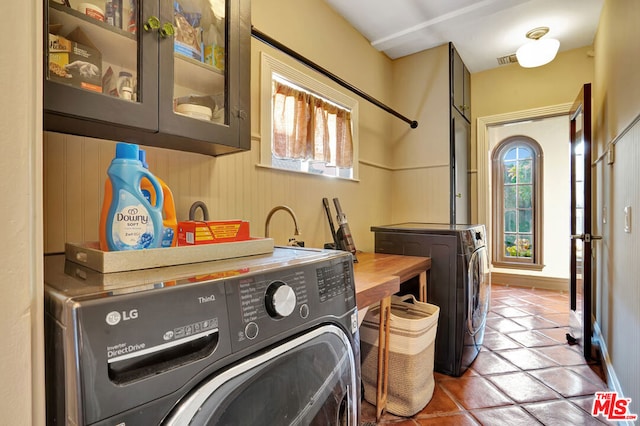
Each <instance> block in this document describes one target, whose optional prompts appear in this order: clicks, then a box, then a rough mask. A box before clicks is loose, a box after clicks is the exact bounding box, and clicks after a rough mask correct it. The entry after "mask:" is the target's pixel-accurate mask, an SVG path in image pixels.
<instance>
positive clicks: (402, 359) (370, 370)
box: [360, 295, 440, 417]
mask: <svg viewBox="0 0 640 426" xmlns="http://www.w3.org/2000/svg"><path fill="white" fill-rule="evenodd" d="M439 313H440V308H439V307H437V306H435V305H432V304H429V303H423V302H419V301H417V300H416V299H415V297H413V296H412V295H406V296H392V299H391V316H390V336H389V377H388V382H387V383H388V389H387V407H386V409H387V411H388V412H390V413H393V414H396V415H399V416H405V417H408V416H412V415H414V414H416V413H418V412H419V411H420V410H422V409H423V408H424V407H425V406H426V405H427V404H428V403H429V401H431V397H432V396H433V390H434V387H435V383H434V379H433V361H434V345H435V339H436V331H437V325H438V315H439ZM379 321H380V305H374V306H371V307H370V308H369V311H368V312H367V315H366V316H365V318H364V321H363V323H362V326H361V327H360V342H361V355H362V382H363V385H364V398H365V399H366V400H367V401H368V402H370V403H371V404H374V405H375V403H376V381H377V371H378V370H377V369H378V345H379V343H378V330H379Z"/></svg>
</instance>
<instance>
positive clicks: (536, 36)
mask: <svg viewBox="0 0 640 426" xmlns="http://www.w3.org/2000/svg"><path fill="white" fill-rule="evenodd" d="M548 32H549V28H548V27H538V28H534V29H532V30H531V31H529V32H528V33H527V38H530V39H531V40H532V41H529V42H527V43H525V44H523V45H522V46H520V48H519V49H518V50H517V51H516V57H517V58H518V63H519V64H520V66H522V67H525V68H534V67H539V66H541V65H544V64H548V63H549V62H551V61H553V58H555V57H556V54H557V53H558V49H559V48H560V42H559V41H558V40H556V39H555V38H545V39H542V40H541V39H540V38H541V37H542V36H544V35H545V34H547V33H548Z"/></svg>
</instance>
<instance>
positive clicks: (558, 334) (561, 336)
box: [538, 327, 569, 345]
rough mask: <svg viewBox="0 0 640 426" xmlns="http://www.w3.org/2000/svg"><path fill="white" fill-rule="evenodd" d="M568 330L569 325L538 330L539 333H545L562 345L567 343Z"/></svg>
mask: <svg viewBox="0 0 640 426" xmlns="http://www.w3.org/2000/svg"><path fill="white" fill-rule="evenodd" d="M568 332H569V327H556V328H545V329H542V330H538V333H541V334H544V335H545V336H547V337H548V338H550V339H553V340H555V341H556V342H558V343H560V344H562V345H564V344H566V343H567V333H568Z"/></svg>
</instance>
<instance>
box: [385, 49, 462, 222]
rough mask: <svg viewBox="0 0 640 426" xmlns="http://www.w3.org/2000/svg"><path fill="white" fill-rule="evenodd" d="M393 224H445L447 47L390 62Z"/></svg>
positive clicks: (447, 155) (447, 189)
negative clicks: (396, 114)
mask: <svg viewBox="0 0 640 426" xmlns="http://www.w3.org/2000/svg"><path fill="white" fill-rule="evenodd" d="M392 87H393V89H394V90H393V101H394V104H395V105H397V108H398V109H399V110H400V111H402V113H403V114H405V115H407V116H409V118H411V119H414V120H416V121H418V127H417V128H415V129H411V128H410V127H409V126H408V125H407V124H406V123H404V122H401V121H394V122H393V123H392V127H391V129H392V132H393V133H392V135H391V149H392V151H391V158H392V165H393V168H394V172H393V178H392V179H393V185H392V188H393V189H392V191H393V193H392V195H391V197H392V198H391V200H392V222H393V223H399V222H405V221H416V222H439V223H448V222H449V192H450V188H449V45H448V44H444V45H442V46H439V47H435V48H433V49H429V50H426V51H423V52H419V53H416V54H413V55H410V56H407V57H404V58H400V59H397V60H396V61H394V63H393V83H392Z"/></svg>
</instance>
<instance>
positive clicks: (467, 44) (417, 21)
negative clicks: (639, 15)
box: [325, 0, 604, 72]
mask: <svg viewBox="0 0 640 426" xmlns="http://www.w3.org/2000/svg"><path fill="white" fill-rule="evenodd" d="M325 1H326V2H327V3H328V4H329V5H330V6H331V7H332V8H333V9H334V10H335V11H336V12H337V13H338V14H340V15H341V16H343V17H344V19H346V20H347V21H348V22H349V23H350V24H351V25H352V26H353V27H354V28H355V29H356V30H358V31H359V32H360V33H361V34H362V35H363V36H364V37H365V38H366V39H367V40H369V42H371V45H372V46H373V47H374V48H376V49H377V50H379V51H382V52H384V53H385V54H386V55H387V56H388V57H390V58H391V59H396V58H400V57H402V56H406V55H410V54H412V53H416V52H420V51H422V50H426V49H430V48H432V47H435V46H439V45H441V44H443V43H447V42H450V41H451V42H453V44H454V46H455V47H456V49H457V50H458V52H459V53H460V56H461V57H462V60H463V61H464V62H465V64H466V65H467V68H469V70H470V71H471V72H479V71H484V70H487V69H491V68H496V67H498V66H500V65H499V63H498V60H497V58H499V57H503V56H508V55H511V54H515V52H516V50H517V49H518V47H520V46H521V45H522V44H524V43H525V42H527V41H529V40H528V39H527V38H526V37H525V34H526V33H527V31H529V30H531V29H533V28H536V27H541V26H544V27H549V33H548V34H547V35H546V36H545V37H548V38H555V39H558V40H560V51H561V52H562V51H564V50H570V49H575V48H578V47H584V46H589V45H591V44H592V43H593V38H594V36H595V32H596V28H597V26H598V20H599V17H600V11H601V9H602V4H603V2H604V0H346V1H345V0H325Z"/></svg>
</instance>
